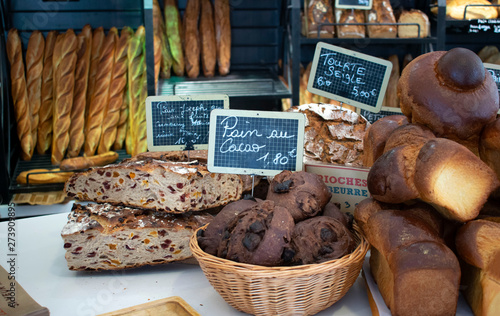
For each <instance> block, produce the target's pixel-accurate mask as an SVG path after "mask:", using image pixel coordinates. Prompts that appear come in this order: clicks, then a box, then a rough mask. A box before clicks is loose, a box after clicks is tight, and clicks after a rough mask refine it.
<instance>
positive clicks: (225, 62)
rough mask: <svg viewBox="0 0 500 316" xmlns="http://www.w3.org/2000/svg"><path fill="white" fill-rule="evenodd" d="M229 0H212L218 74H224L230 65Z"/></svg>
mask: <svg viewBox="0 0 500 316" xmlns="http://www.w3.org/2000/svg"><path fill="white" fill-rule="evenodd" d="M229 15H230V10H229V0H214V21H215V40H216V42H217V65H218V69H219V74H220V75H221V76H225V75H227V74H228V73H229V69H230V67H231V18H230V16H229Z"/></svg>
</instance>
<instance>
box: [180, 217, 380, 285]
mask: <svg viewBox="0 0 500 316" xmlns="http://www.w3.org/2000/svg"><path fill="white" fill-rule="evenodd" d="M207 226H208V224H206V225H204V226H202V227H199V228H198V229H196V231H195V232H194V233H193V234H192V235H191V238H190V241H189V247H190V248H191V252H192V253H193V255H194V257H195V258H196V259H197V260H201V261H204V262H206V263H208V262H209V263H211V264H216V265H221V266H223V267H224V268H225V269H235V270H238V272H239V273H245V272H248V273H256V272H257V273H261V274H271V275H272V276H274V277H276V276H279V275H280V274H290V273H293V274H294V275H296V276H300V275H310V274H318V273H322V272H323V271H325V270H328V271H329V270H332V269H337V268H343V267H346V266H348V265H350V264H353V263H355V262H359V261H360V260H364V258H365V256H366V253H367V252H368V249H369V247H370V244H369V243H368V241H367V239H366V238H365V237H364V236H363V234H362V233H361V229H360V228H359V226H358V225H357V224H356V222H353V230H354V235H355V238H356V239H357V241H358V245H357V247H356V249H354V250H353V251H352V252H351V253H349V254H347V255H345V256H343V257H341V258H338V259H333V260H329V261H324V262H321V263H311V264H303V265H295V266H273V267H268V266H260V265H254V264H249V263H242V262H236V261H233V260H229V259H224V258H220V257H217V256H214V255H211V254H209V253H206V252H204V251H203V250H202V249H201V248H200V246H199V244H198V231H199V230H202V229H205V228H206V227H207ZM298 273H300V275H299V274H298Z"/></svg>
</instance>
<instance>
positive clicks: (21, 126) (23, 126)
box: [7, 29, 35, 160]
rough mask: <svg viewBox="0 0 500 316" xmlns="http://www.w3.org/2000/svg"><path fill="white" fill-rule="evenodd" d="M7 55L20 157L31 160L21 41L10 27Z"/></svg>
mask: <svg viewBox="0 0 500 316" xmlns="http://www.w3.org/2000/svg"><path fill="white" fill-rule="evenodd" d="M7 56H8V58H9V63H10V82H11V83H10V84H11V90H12V101H13V102H14V114H15V117H16V123H17V136H18V138H19V142H20V143H21V159H22V160H31V155H32V153H33V148H34V146H35V143H34V142H33V137H32V134H31V114H30V107H29V99H28V90H27V88H26V76H25V72H24V63H23V49H22V43H21V38H20V37H19V32H18V31H17V30H16V29H10V30H9V33H8V35H7Z"/></svg>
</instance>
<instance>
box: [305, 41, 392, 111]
mask: <svg viewBox="0 0 500 316" xmlns="http://www.w3.org/2000/svg"><path fill="white" fill-rule="evenodd" d="M391 70H392V63H391V62H390V61H388V60H384V59H381V58H376V57H373V56H369V55H366V54H362V53H358V52H354V51H351V50H348V49H344V48H342V47H338V46H334V45H330V44H326V43H323V42H319V43H318V44H317V45H316V51H315V53H314V59H313V63H312V68H311V74H310V76H309V82H308V83H307V90H309V91H310V92H311V93H314V94H318V95H321V96H324V97H327V98H329V99H333V100H337V101H339V102H343V103H346V104H350V105H353V106H355V107H358V108H361V109H365V110H368V111H370V112H373V113H377V112H378V111H380V108H381V106H382V102H383V100H384V95H385V91H386V90H387V84H388V82H389V76H390V74H391Z"/></svg>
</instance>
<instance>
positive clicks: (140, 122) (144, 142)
mask: <svg viewBox="0 0 500 316" xmlns="http://www.w3.org/2000/svg"><path fill="white" fill-rule="evenodd" d="M140 83H141V86H142V88H141V91H140V94H139V104H138V105H137V113H136V119H135V120H134V124H135V139H134V140H133V141H134V150H133V151H132V156H136V155H138V154H142V153H144V152H146V151H147V150H148V139H147V136H148V135H147V123H146V98H147V97H148V87H147V72H146V71H144V72H143V73H142V79H141V81H140Z"/></svg>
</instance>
